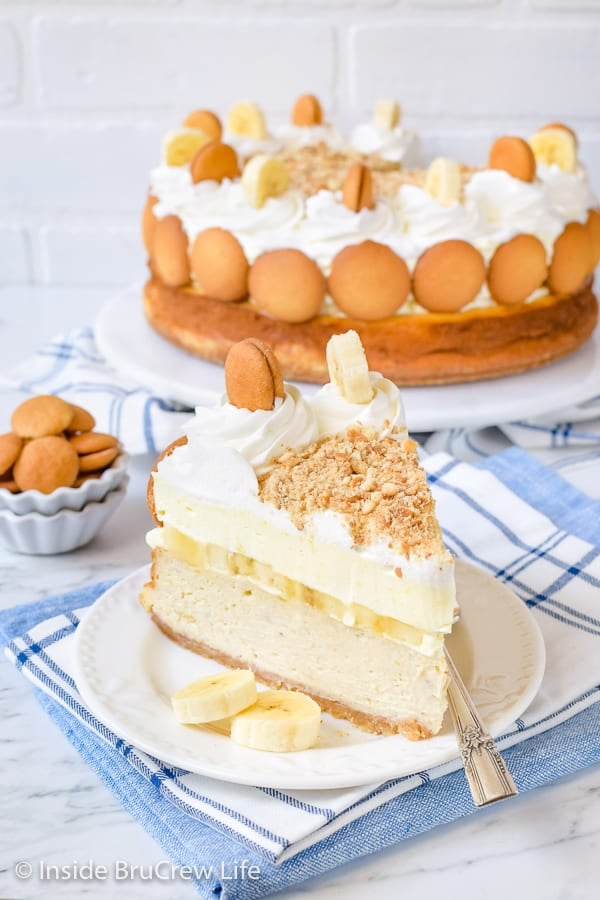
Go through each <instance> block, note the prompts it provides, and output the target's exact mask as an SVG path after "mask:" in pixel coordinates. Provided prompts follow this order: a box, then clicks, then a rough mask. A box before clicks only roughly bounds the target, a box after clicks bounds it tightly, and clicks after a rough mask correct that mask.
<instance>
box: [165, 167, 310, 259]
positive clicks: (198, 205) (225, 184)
mask: <svg viewBox="0 0 600 900" xmlns="http://www.w3.org/2000/svg"><path fill="white" fill-rule="evenodd" d="M150 192H151V193H152V194H153V195H154V196H156V197H158V198H159V202H158V203H157V204H156V206H155V207H154V214H155V215H156V216H157V217H158V218H162V217H163V216H167V215H170V214H173V213H174V214H176V215H178V216H179V218H180V219H181V222H182V224H183V227H184V229H185V232H186V234H187V235H188V237H189V239H190V241H193V240H194V238H195V237H196V236H197V235H198V234H199V233H200V232H201V231H204V230H205V229H207V228H215V227H220V228H226V229H227V230H229V231H231V232H233V233H234V234H235V235H236V237H237V238H238V240H239V242H240V243H241V245H242V247H243V248H244V252H245V254H246V256H247V257H248V259H249V261H250V262H253V261H254V260H255V259H256V257H257V256H258V255H259V254H260V253H262V252H263V251H264V250H272V249H274V248H275V247H280V246H289V245H290V240H289V233H290V230H293V229H294V227H295V226H296V225H297V223H298V222H300V221H301V220H302V218H303V215H304V197H303V196H302V194H301V193H300V192H299V191H287V192H286V193H285V194H282V195H281V196H279V197H269V199H268V200H267V201H266V203H265V204H264V206H262V207H260V208H259V209H257V208H255V207H253V206H250V204H249V203H248V201H247V200H246V196H245V194H244V189H243V187H242V184H241V182H240V181H230V180H229V179H225V180H224V181H221V182H217V181H200V182H198V184H193V182H192V178H191V174H190V172H189V170H188V169H186V168H181V167H173V166H164V165H163V166H159V167H158V168H156V169H154V171H153V172H152V174H151V178H150Z"/></svg>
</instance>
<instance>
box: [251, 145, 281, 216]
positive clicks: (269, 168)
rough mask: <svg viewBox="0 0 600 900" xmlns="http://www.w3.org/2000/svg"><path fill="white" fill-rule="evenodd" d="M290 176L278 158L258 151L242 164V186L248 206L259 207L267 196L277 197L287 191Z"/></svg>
mask: <svg viewBox="0 0 600 900" xmlns="http://www.w3.org/2000/svg"><path fill="white" fill-rule="evenodd" d="M289 184H290V177H289V175H288V172H287V169H286V167H285V166H284V164H283V163H282V162H281V160H280V159H277V158H276V157H274V156H268V155H267V154H266V153H258V154H257V155H256V156H253V157H252V159H251V160H250V161H249V162H247V163H246V165H245V166H244V172H243V174H242V187H243V189H244V194H245V196H246V200H247V201H248V203H249V204H250V206H255V207H256V208H257V209H260V207H261V206H264V204H265V203H266V201H267V200H268V198H269V197H278V196H279V195H280V194H283V193H284V191H287V189H288V187H289Z"/></svg>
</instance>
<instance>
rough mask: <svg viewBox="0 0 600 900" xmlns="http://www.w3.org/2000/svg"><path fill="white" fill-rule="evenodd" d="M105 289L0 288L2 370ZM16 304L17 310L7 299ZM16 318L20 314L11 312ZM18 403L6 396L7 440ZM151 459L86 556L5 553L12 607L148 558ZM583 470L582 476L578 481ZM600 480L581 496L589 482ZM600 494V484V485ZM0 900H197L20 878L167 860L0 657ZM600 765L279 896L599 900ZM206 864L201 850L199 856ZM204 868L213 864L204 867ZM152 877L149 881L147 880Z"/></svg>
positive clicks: (153, 890)
mask: <svg viewBox="0 0 600 900" xmlns="http://www.w3.org/2000/svg"><path fill="white" fill-rule="evenodd" d="M104 297H105V294H104V292H103V291H102V290H95V291H88V292H84V293H83V294H82V292H81V291H75V290H70V291H69V290H67V291H62V292H58V291H56V289H55V290H53V291H48V290H43V289H34V288H31V289H22V290H20V291H18V292H14V291H12V292H11V291H9V290H8V289H2V290H0V309H2V310H3V313H2V319H3V320H4V321H3V322H2V328H1V329H0V358H1V359H2V368H3V369H4V368H6V367H7V366H9V365H11V364H12V363H14V362H17V361H18V360H20V359H22V358H24V357H25V356H26V355H27V354H28V353H30V352H31V351H32V350H33V349H34V348H35V347H36V346H37V345H38V344H39V343H40V341H42V340H45V339H47V338H48V337H50V336H52V335H54V334H55V333H56V332H58V331H59V330H60V329H61V328H62V327H64V326H65V325H80V324H85V323H86V322H87V321H90V320H91V319H92V318H93V315H94V313H95V311H96V309H97V308H98V306H99V304H100V303H101V302H103V299H104ZM9 299H10V304H9V303H8V300H9ZM7 309H8V310H9V313H8V315H7V313H6V310H7ZM18 400H19V395H17V394H16V393H14V392H12V391H9V390H7V389H1V388H0V432H1V431H4V430H5V429H6V426H7V423H8V418H9V415H10V411H11V409H12V408H13V406H14V405H15V403H16V402H17V401H18ZM151 464H152V460H151V459H150V458H147V457H137V458H135V459H133V460H131V464H130V474H131V481H130V484H129V487H128V491H127V496H126V498H125V500H124V502H123V504H122V506H121V507H120V510H119V515H117V516H115V517H114V518H112V519H110V520H109V522H108V523H107V524H106V526H105V527H104V529H103V530H102V532H101V533H100V535H99V536H98V537H97V538H96V539H95V540H94V541H93V542H92V543H91V544H89V545H88V546H87V547H84V548H81V549H80V550H77V551H75V552H73V553H69V554H66V555H63V556H56V557H29V556H19V555H13V554H10V553H8V552H6V551H4V550H1V549H0V607H1V608H6V607H9V606H13V605H15V604H19V603H23V604H24V603H27V602H29V601H31V600H33V599H38V598H40V597H43V596H49V595H51V594H55V593H59V592H64V591H67V590H70V589H74V588H77V587H80V586H82V585H85V584H91V583H94V582H96V581H99V580H104V579H107V578H117V577H120V576H122V575H125V574H127V573H129V572H131V571H133V570H134V569H136V568H138V567H139V566H141V565H143V564H144V563H145V562H147V559H148V550H147V547H146V545H145V542H144V533H145V531H146V529H147V528H148V527H150V518H149V516H148V513H147V511H146V507H145V497H144V494H145V484H146V479H147V476H148V472H149V470H150V468H151ZM577 478H578V476H577V471H576V470H574V474H573V480H574V481H575V482H577ZM589 483H590V481H589V472H587V473H586V474H585V476H584V477H583V478H582V479H581V484H580V486H584V485H585V484H589ZM595 483H596V486H597V487H598V489H599V490H600V478H598V477H596V482H595ZM0 721H1V722H2V725H1V728H0V796H1V797H2V805H1V815H0V897H2V898H11V900H16V898H18V900H26V898H27V900H28V898H34V897H35V898H39V897H44V898H46V897H47V898H69V897H82V896H85V897H87V898H90V900H99V898H112V897H115V896H119V897H124V898H132V900H135V898H138V897H140V898H142V897H143V898H152V897H157V898H158V897H164V898H169V900H185V898H191V897H194V896H197V895H196V894H195V891H194V890H193V888H192V887H191V886H190V885H189V884H186V883H184V882H180V881H172V880H168V881H164V880H159V879H157V878H153V879H152V880H145V879H144V880H143V879H142V878H141V876H140V877H137V878H134V879H128V880H126V881H123V882H120V883H115V881H114V880H110V881H85V882H82V881H78V882H74V881H65V880H60V881H57V880H45V881H44V882H43V883H40V881H39V879H36V877H35V876H34V877H32V878H31V879H30V880H19V879H18V878H17V876H16V874H15V865H16V863H17V862H18V861H22V860H24V861H29V862H31V863H32V864H33V865H34V866H36V867H37V865H38V864H39V862H40V861H43V862H44V864H48V865H51V864H54V865H58V866H61V865H72V864H73V863H74V862H75V863H77V864H79V865H80V866H81V865H83V864H84V863H87V862H90V861H92V862H93V863H94V864H96V865H106V866H107V867H108V868H109V870H110V869H112V867H113V866H114V863H115V860H124V861H126V862H127V863H128V864H130V865H131V866H141V867H143V870H146V871H148V869H149V868H150V867H152V866H153V865H154V864H155V863H157V862H158V861H159V860H162V859H164V858H165V856H164V854H163V852H162V850H161V849H160V847H159V846H158V845H157V844H156V843H154V841H153V840H152V839H151V838H150V837H149V836H148V835H147V834H146V833H145V832H144V830H143V829H142V828H141V826H140V825H138V823H137V822H135V821H134V820H133V819H132V818H131V816H130V815H129V813H127V812H126V811H125V810H124V809H123V808H122V807H121V806H120V805H119V804H118V803H117V802H116V800H115V799H114V798H113V796H112V794H111V793H110V792H109V791H108V789H107V788H106V787H104V785H103V783H102V782H100V780H99V779H98V778H97V777H96V775H95V774H94V772H93V771H92V770H91V769H90V768H88V766H87V765H85V764H84V763H83V762H82V761H81V760H80V758H79V756H78V755H77V753H76V751H75V750H74V749H73V748H72V747H71V746H70V744H69V743H68V741H67V740H66V739H65V738H64V737H63V735H62V734H60V733H59V732H58V731H57V730H56V728H55V726H54V725H53V724H52V723H51V722H50V720H49V719H47V717H46V716H45V715H44V714H43V713H42V711H41V710H40V708H39V706H38V704H37V702H36V701H35V699H34V697H33V694H32V691H31V689H30V687H29V685H28V683H27V682H26V681H25V679H24V678H23V677H22V676H20V675H19V674H18V673H17V672H16V671H15V670H14V669H13V668H12V666H10V665H9V664H8V662H7V661H6V660H5V659H4V657H2V658H1V659H0ZM599 795H600V766H594V767H591V768H588V769H586V770H584V771H582V772H580V773H578V774H577V775H575V776H572V777H569V778H563V779H561V780H559V781H557V782H555V783H554V784H553V785H551V786H549V787H546V788H542V789H538V790H536V791H533V792H531V793H530V794H525V795H520V796H518V797H516V798H514V799H512V800H509V801H504V802H502V803H499V804H496V805H492V806H490V807H488V808H486V809H483V810H480V811H478V813H477V814H475V815H472V816H468V817H466V818H465V819H463V820H460V821H458V822H455V823H453V824H450V825H445V826H439V827H437V828H435V829H434V830H433V831H431V832H429V833H427V834H424V835H421V836H419V837H416V838H413V839H411V840H409V841H405V842H403V843H402V844H400V845H398V846H397V847H395V848H391V849H389V850H387V851H384V852H381V853H378V854H375V855H373V856H371V857H368V858H366V859H365V860H362V861H358V862H357V863H353V864H350V865H346V866H344V867H342V868H339V869H337V870H336V871H335V872H333V873H331V874H329V875H327V876H326V877H320V878H318V879H313V880H311V881H307V882H305V883H304V884H303V885H302V886H301V887H300V888H298V889H296V890H293V891H288V892H286V893H285V894H280V895H279V896H281V897H282V898H283V897H284V896H285V897H286V898H287V900H293V898H299V897H300V896H308V897H310V898H311V900H312V898H314V900H329V898H331V900H337V898H340V900H341V898H344V900H359V898H364V897H367V896H369V897H373V896H376V897H383V898H387V897H390V898H391V897H393V896H394V897H395V896H399V895H400V894H401V893H402V894H405V895H408V896H416V895H417V893H418V895H419V896H424V897H431V896H444V895H446V896H449V897H460V898H461V900H471V898H472V900H475V898H477V900H480V898H483V897H485V898H490V900H496V898H498V900H500V898H502V900H505V897H506V896H507V895H511V894H512V896H514V897H517V898H519V897H529V898H534V900H535V898H542V897H543V898H544V900H588V898H590V900H591V898H592V897H595V896H597V891H598V888H597V881H598V876H597V859H598V855H599V853H600V802H599ZM199 856H200V857H201V848H200V849H199ZM201 861H202V860H201ZM143 870H142V871H143Z"/></svg>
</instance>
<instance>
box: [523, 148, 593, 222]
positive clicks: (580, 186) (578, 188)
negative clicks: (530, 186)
mask: <svg viewBox="0 0 600 900" xmlns="http://www.w3.org/2000/svg"><path fill="white" fill-rule="evenodd" d="M537 175H538V178H539V179H540V181H541V182H542V184H543V187H544V194H545V197H546V203H547V204H548V205H549V206H550V207H551V209H552V211H553V212H555V213H557V214H558V215H559V216H562V218H563V219H566V220H567V221H569V222H585V221H586V219H587V214H588V210H589V209H590V208H591V207H593V206H597V205H598V201H597V200H596V198H595V197H594V194H593V193H592V190H591V188H590V183H589V178H588V175H587V172H586V171H585V169H584V168H583V166H579V167H578V169H577V170H576V171H575V172H563V170H562V169H561V168H559V166H557V165H552V166H544V165H540V164H539V163H538V166H537Z"/></svg>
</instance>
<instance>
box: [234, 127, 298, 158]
mask: <svg viewBox="0 0 600 900" xmlns="http://www.w3.org/2000/svg"><path fill="white" fill-rule="evenodd" d="M223 143H225V144H229V145H230V146H231V147H233V149H234V150H235V152H236V153H237V155H238V156H239V157H240V159H242V160H246V159H250V157H251V156H256V154H257V153H268V154H269V155H271V156H272V155H274V154H275V153H280V152H281V151H282V150H283V142H282V141H280V140H278V139H277V138H276V137H273V135H271V134H268V135H267V137H266V138H264V139H263V140H257V139H256V138H251V137H247V136H246V135H241V134H231V132H228V131H226V132H225V134H224V135H223Z"/></svg>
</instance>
